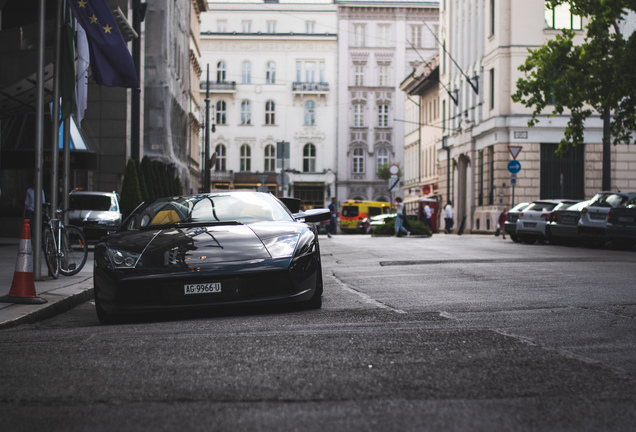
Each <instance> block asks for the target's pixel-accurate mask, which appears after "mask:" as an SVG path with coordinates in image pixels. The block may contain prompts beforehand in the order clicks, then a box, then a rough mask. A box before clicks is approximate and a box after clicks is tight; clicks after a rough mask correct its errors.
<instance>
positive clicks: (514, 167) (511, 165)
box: [508, 160, 521, 174]
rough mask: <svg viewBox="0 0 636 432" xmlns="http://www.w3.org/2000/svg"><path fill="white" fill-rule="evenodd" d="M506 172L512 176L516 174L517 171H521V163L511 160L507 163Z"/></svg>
mask: <svg viewBox="0 0 636 432" xmlns="http://www.w3.org/2000/svg"><path fill="white" fill-rule="evenodd" d="M508 171H510V172H511V173H512V174H517V173H518V172H519V171H521V163H520V162H518V161H516V160H511V161H510V162H508Z"/></svg>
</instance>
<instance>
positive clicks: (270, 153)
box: [264, 144, 276, 172]
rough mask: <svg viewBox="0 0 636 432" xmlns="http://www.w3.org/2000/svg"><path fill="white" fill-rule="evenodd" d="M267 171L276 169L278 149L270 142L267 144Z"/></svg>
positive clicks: (265, 168)
mask: <svg viewBox="0 0 636 432" xmlns="http://www.w3.org/2000/svg"><path fill="white" fill-rule="evenodd" d="M264 171H265V172H273V171H276V149H275V148H274V146H273V145H271V144H268V145H266V146H265V167H264Z"/></svg>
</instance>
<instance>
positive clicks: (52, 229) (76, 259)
mask: <svg viewBox="0 0 636 432" xmlns="http://www.w3.org/2000/svg"><path fill="white" fill-rule="evenodd" d="M49 207H50V206H49ZM64 211H65V210H61V209H57V210H55V218H51V217H50V216H49V215H48V214H47V212H43V219H44V224H45V225H44V227H43V232H42V239H43V247H44V260H45V261H46V265H47V267H48V269H49V275H51V276H52V277H53V278H54V279H57V278H58V277H59V275H60V273H61V274H62V275H64V276H73V275H75V274H77V273H79V272H80V270H82V268H83V267H84V264H86V258H87V257H88V244H87V243H86V238H85V237H84V233H83V232H82V230H81V229H80V228H78V227H76V226H74V225H64V223H63V222H62V217H61V216H62V213H64Z"/></svg>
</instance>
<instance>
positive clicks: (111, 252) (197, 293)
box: [93, 191, 330, 323]
mask: <svg viewBox="0 0 636 432" xmlns="http://www.w3.org/2000/svg"><path fill="white" fill-rule="evenodd" d="M287 206H289V204H283V203H282V202H281V201H280V200H279V199H277V198H276V197H274V196H273V195H271V194H269V193H263V192H252V191H223V192H216V193H210V194H199V195H189V196H180V197H170V198H160V199H156V200H151V201H147V202H144V203H143V204H142V205H140V206H139V207H138V208H137V209H135V211H134V212H133V213H132V214H131V215H130V216H128V217H127V218H126V220H125V221H124V223H122V226H121V227H120V229H119V230H118V232H117V233H116V234H114V235H111V236H108V237H104V238H103V239H102V241H101V242H99V243H98V244H97V245H96V246H95V268H94V278H93V279H94V288H95V308H96V311H97V316H98V318H99V320H100V322H102V323H109V322H112V321H113V320H115V321H116V320H117V319H118V318H119V317H120V316H121V315H125V314H140V313H148V312H156V311H180V310H188V311H190V310H196V309H209V308H219V307H227V306H230V305H245V304H255V303H258V304H271V303H299V304H302V305H303V306H305V307H307V308H320V307H321V305H322V290H323V287H322V266H321V260H320V247H319V243H318V235H317V233H316V227H315V225H314V223H316V222H320V221H322V220H326V219H328V218H329V217H330V212H329V210H328V209H312V210H306V211H305V212H301V211H299V210H294V211H296V213H293V214H292V212H291V211H290V210H289V208H288V207H287Z"/></svg>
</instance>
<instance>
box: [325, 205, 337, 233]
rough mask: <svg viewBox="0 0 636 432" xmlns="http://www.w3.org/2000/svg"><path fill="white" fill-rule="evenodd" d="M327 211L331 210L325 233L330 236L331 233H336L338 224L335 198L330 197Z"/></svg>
mask: <svg viewBox="0 0 636 432" xmlns="http://www.w3.org/2000/svg"><path fill="white" fill-rule="evenodd" d="M329 211H330V212H331V217H330V218H329V229H328V230H327V235H328V236H329V237H331V236H332V235H334V234H336V230H337V225H338V204H337V203H336V199H335V198H331V204H329Z"/></svg>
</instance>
